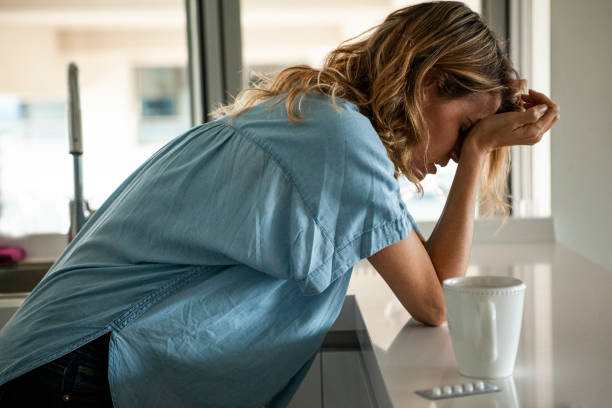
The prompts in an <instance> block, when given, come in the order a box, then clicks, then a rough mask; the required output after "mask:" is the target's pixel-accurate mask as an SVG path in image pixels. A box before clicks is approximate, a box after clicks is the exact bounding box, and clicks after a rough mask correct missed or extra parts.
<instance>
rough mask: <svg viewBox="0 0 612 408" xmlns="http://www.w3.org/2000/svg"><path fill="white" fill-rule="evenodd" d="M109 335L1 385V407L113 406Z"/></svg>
mask: <svg viewBox="0 0 612 408" xmlns="http://www.w3.org/2000/svg"><path fill="white" fill-rule="evenodd" d="M109 339H110V333H108V334H106V335H104V336H102V337H100V338H98V339H96V340H94V341H92V342H90V343H88V344H86V345H84V346H82V347H81V348H79V349H77V350H75V351H73V352H72V353H69V354H66V355H65V356H63V357H60V358H58V359H57V360H54V361H52V362H50V363H48V364H45V365H43V366H41V367H38V368H36V369H34V370H32V371H30V372H28V373H26V374H24V375H22V376H21V377H18V378H15V379H14V380H12V381H9V382H8V383H6V384H4V385H2V386H0V407H3V408H4V407H35V406H36V407H112V406H113V403H112V401H111V395H110V388H109V385H108V342H109Z"/></svg>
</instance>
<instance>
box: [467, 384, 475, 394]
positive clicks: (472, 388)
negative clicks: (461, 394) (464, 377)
mask: <svg viewBox="0 0 612 408" xmlns="http://www.w3.org/2000/svg"><path fill="white" fill-rule="evenodd" d="M472 391H474V384H472V383H467V384H465V392H472Z"/></svg>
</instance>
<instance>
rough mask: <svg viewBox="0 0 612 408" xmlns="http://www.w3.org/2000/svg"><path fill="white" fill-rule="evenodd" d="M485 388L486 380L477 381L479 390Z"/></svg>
mask: <svg viewBox="0 0 612 408" xmlns="http://www.w3.org/2000/svg"><path fill="white" fill-rule="evenodd" d="M484 388H485V386H484V382H482V381H477V382H476V389H477V390H479V391H482V390H484Z"/></svg>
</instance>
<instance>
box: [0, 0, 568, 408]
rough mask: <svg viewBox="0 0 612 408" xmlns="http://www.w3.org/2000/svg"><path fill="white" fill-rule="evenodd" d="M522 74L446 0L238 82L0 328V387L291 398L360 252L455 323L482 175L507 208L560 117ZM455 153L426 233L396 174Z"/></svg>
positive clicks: (21, 392) (219, 399)
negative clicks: (234, 92)
mask: <svg viewBox="0 0 612 408" xmlns="http://www.w3.org/2000/svg"><path fill="white" fill-rule="evenodd" d="M523 83H524V82H523V81H521V80H520V79H519V78H518V75H517V74H516V71H514V70H513V69H512V67H511V66H510V63H509V62H508V60H507V58H506V57H505V55H504V53H503V51H502V49H501V47H500V44H499V42H498V41H497V40H496V39H495V37H494V36H493V34H492V33H491V32H490V30H489V29H488V28H487V26H486V25H485V24H484V23H483V21H482V20H481V19H480V17H479V16H478V15H477V14H476V13H474V12H472V11H471V10H470V9H469V8H467V7H466V6H464V5H463V4H462V3H456V2H441V3H426V4H419V5H416V6H412V7H407V8H404V9H401V10H398V11H396V12H394V13H392V14H391V15H389V16H388V17H387V19H386V20H385V21H384V22H383V23H382V24H381V25H380V26H378V27H376V29H375V30H374V31H373V32H372V33H371V34H370V35H369V36H367V37H366V38H363V39H361V40H358V41H354V42H351V43H343V44H342V45H341V46H340V47H339V48H337V49H336V50H334V51H332V52H331V53H330V54H329V56H328V58H327V60H326V62H325V64H324V67H323V68H322V69H321V70H315V69H312V68H309V67H306V66H295V67H290V68H287V69H286V70H284V71H282V72H281V73H280V74H279V75H277V76H276V78H274V80H269V81H264V82H263V83H261V84H260V85H259V87H258V88H256V89H250V90H249V89H247V90H245V91H243V92H242V93H241V94H239V96H238V98H237V100H236V102H235V103H234V104H232V105H229V106H226V107H222V108H220V109H219V110H218V111H217V114H218V115H220V117H219V118H218V119H217V120H215V121H212V122H209V123H206V124H204V125H201V126H198V127H196V128H194V129H192V130H190V131H189V132H187V133H186V134H184V135H181V136H179V137H177V138H175V139H174V140H172V141H171V142H170V143H168V144H167V145H166V146H164V147H163V148H162V149H161V150H159V151H158V152H157V153H156V154H155V155H153V156H152V157H151V158H150V159H149V160H147V161H146V162H145V163H144V164H143V165H142V166H141V167H140V168H138V169H137V170H136V171H135V172H134V173H133V174H132V175H131V176H130V177H129V178H128V179H127V180H126V181H125V182H124V183H123V184H122V185H121V186H120V187H119V188H118V189H117V190H116V191H115V192H114V193H113V194H112V195H111V196H110V197H109V198H108V200H107V201H106V202H105V203H104V204H103V206H102V207H101V208H100V209H99V210H98V211H97V212H96V213H95V215H94V216H93V217H92V218H91V219H90V220H89V221H88V222H87V224H86V225H85V227H84V229H83V230H82V231H81V232H80V233H79V234H78V235H77V236H76V237H75V239H74V241H73V242H72V243H71V244H70V245H69V246H68V248H66V250H65V251H64V253H63V254H62V255H61V256H60V258H59V259H58V260H57V261H56V263H55V264H54V265H53V267H52V268H51V270H50V271H49V272H48V274H47V275H46V276H45V278H44V279H43V280H42V282H41V283H40V284H39V285H38V286H37V287H36V288H35V290H34V291H33V292H32V294H31V295H30V297H29V298H28V299H27V300H26V301H25V302H24V304H23V306H22V307H21V308H20V309H19V311H18V312H17V313H16V314H15V316H14V317H13V318H12V320H11V321H10V322H9V323H8V324H7V325H6V327H5V328H4V329H3V331H2V332H0V384H4V383H6V384H5V385H4V386H3V387H2V392H3V394H4V395H3V396H1V397H0V402H2V404H3V406H10V404H11V403H13V404H17V403H19V404H20V405H24V404H25V403H26V402H28V401H29V400H32V402H38V403H46V404H47V405H49V404H50V403H51V401H63V402H64V403H68V404H70V403H72V404H75V405H77V406H84V405H86V404H90V406H96V404H97V405H98V406H111V399H112V404H114V405H115V406H116V407H137V406H147V407H148V406H215V407H217V406H219V407H221V406H223V407H242V406H245V407H246V406H248V407H258V406H267V407H282V406H286V405H287V404H288V402H289V401H290V399H291V397H292V396H293V394H294V392H295V390H296V389H297V387H298V386H299V384H300V382H301V381H302V379H303V377H304V375H305V374H306V372H307V371H308V369H309V367H310V364H311V363H312V360H313V358H314V356H315V355H316V353H317V350H318V348H319V347H320V345H321V343H322V341H323V338H324V336H325V333H326V332H327V330H328V329H329V327H330V326H331V325H332V323H333V322H334V320H335V319H336V317H337V315H338V313H339V310H340V308H341V306H342V303H343V300H344V296H345V293H346V288H347V285H348V281H349V278H350V275H351V270H352V267H353V265H354V264H355V263H356V262H358V261H359V260H360V259H363V258H368V259H369V260H370V261H371V262H372V264H373V265H374V267H375V268H376V270H377V271H378V272H379V273H380V274H381V275H382V277H383V278H384V279H385V280H386V281H387V282H388V284H389V285H390V287H391V288H392V289H393V291H394V292H395V294H396V295H397V297H398V298H399V299H400V301H401V302H402V303H403V305H404V306H405V307H406V309H407V310H408V312H410V314H411V315H412V316H413V317H414V318H415V319H416V320H419V321H421V322H423V323H425V324H428V325H438V324H440V323H442V322H443V321H444V314H445V310H444V298H443V294H442V289H441V284H440V283H441V282H442V281H443V280H444V279H446V278H450V277H454V276H461V275H463V274H464V273H465V271H466V268H467V264H468V257H469V252H470V244H471V240H472V229H473V214H474V208H475V203H476V191H477V189H478V186H479V182H481V183H480V187H481V188H480V195H479V197H480V199H481V200H482V202H481V208H483V209H487V210H490V211H495V210H498V211H501V212H503V211H504V210H505V211H507V209H506V208H505V204H504V203H503V199H504V188H503V186H504V182H505V179H506V175H507V168H508V146H511V145H521V144H523V145H530V144H534V143H536V142H538V141H539V140H540V138H541V137H542V135H543V134H544V133H545V132H546V131H547V130H548V129H549V128H550V127H551V126H552V124H553V123H554V122H555V121H556V120H557V119H558V111H559V110H558V107H557V105H556V104H554V103H553V102H552V101H551V100H550V99H549V98H547V97H546V96H544V95H542V94H540V93H537V92H534V91H530V92H529V94H528V95H522V96H519V95H520V94H521V87H522V86H523ZM544 108H547V110H545V109H544ZM451 159H452V160H455V161H456V162H457V163H458V167H457V172H456V175H455V179H454V182H453V185H452V187H451V190H450V193H449V195H448V199H447V204H446V207H445V209H444V211H443V213H442V216H441V217H440V220H439V221H438V224H437V226H436V228H435V230H434V231H433V233H432V235H431V237H430V238H429V239H428V240H425V239H423V237H422V236H421V235H420V234H419V230H418V227H417V225H416V224H415V223H414V221H413V219H412V217H411V216H410V214H409V213H408V211H407V209H406V207H405V205H404V203H403V202H402V201H401V199H400V195H399V188H398V184H397V180H396V178H397V177H398V176H399V175H400V174H401V173H403V174H404V175H406V177H408V179H409V180H411V181H413V182H414V183H416V184H417V186H419V184H418V182H419V180H421V179H423V178H424V177H425V175H426V174H427V173H435V171H436V170H435V164H438V165H441V166H445V165H446V164H447V163H448V161H449V160H451ZM107 378H108V382H107V381H106V379H107ZM34 386H36V390H37V391H36V392H34V393H33V392H30V390H33V389H34V388H33V387H34ZM111 396H112V397H111Z"/></svg>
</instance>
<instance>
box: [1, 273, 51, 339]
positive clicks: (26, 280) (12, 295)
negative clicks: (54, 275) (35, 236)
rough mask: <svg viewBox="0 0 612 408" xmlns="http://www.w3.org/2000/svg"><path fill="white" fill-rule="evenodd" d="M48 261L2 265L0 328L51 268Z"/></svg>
mask: <svg viewBox="0 0 612 408" xmlns="http://www.w3.org/2000/svg"><path fill="white" fill-rule="evenodd" d="M51 265H52V264H51V263H48V262H32V263H23V264H18V265H11V266H0V329H1V328H2V327H3V326H4V325H5V324H6V322H7V321H8V320H9V319H10V318H11V316H12V315H13V313H15V311H16V310H17V309H18V308H19V306H21V304H22V303H23V301H24V300H25V298H26V297H27V296H28V294H29V293H30V292H31V291H32V289H34V287H35V286H36V285H37V284H38V282H40V280H41V279H42V278H43V276H45V273H47V271H48V270H49V268H51Z"/></svg>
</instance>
